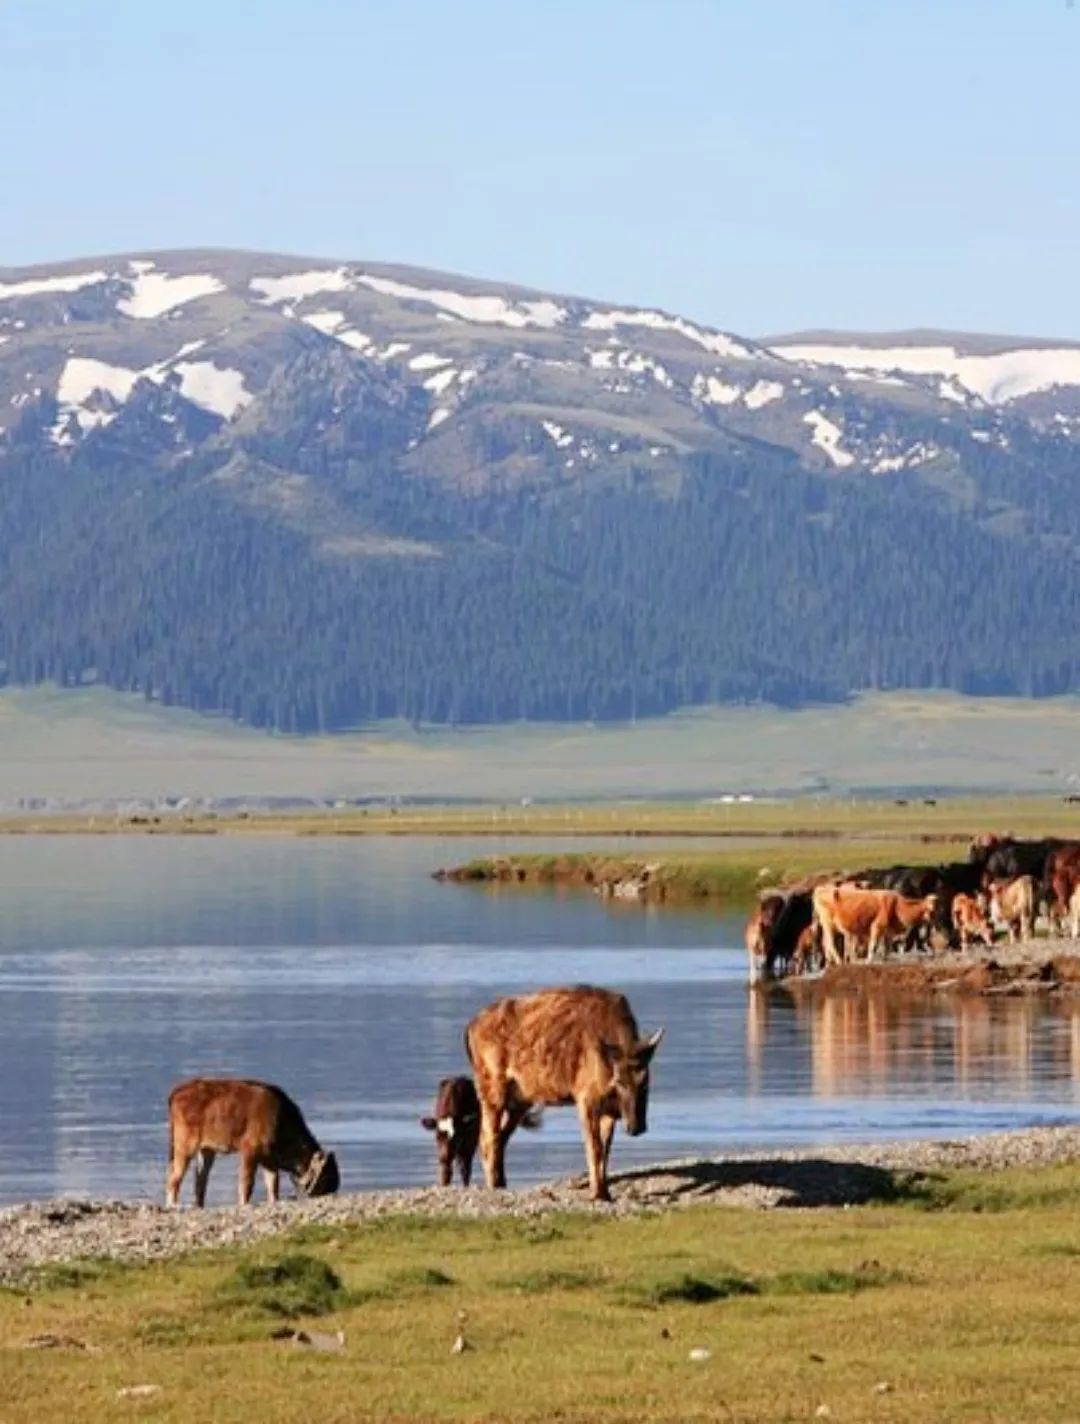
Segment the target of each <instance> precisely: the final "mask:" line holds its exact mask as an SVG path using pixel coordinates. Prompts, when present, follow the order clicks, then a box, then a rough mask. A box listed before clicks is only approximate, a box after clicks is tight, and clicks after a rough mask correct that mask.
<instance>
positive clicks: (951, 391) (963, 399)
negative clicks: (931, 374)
mask: <svg viewBox="0 0 1080 1424" xmlns="http://www.w3.org/2000/svg"><path fill="white" fill-rule="evenodd" d="M938 395H939V396H940V397H941V399H942V400H948V401H956V403H957V404H958V405H966V404H967V401H968V393H967V391H965V390H964V388H963V386H961V385H959V384H958V383H957V382H956V381H954V380H944V381H939V382H938Z"/></svg>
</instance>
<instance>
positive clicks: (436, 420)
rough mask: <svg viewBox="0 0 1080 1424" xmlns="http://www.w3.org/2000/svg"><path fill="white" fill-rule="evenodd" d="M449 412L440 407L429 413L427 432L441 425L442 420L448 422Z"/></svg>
mask: <svg viewBox="0 0 1080 1424" xmlns="http://www.w3.org/2000/svg"><path fill="white" fill-rule="evenodd" d="M449 418H450V412H449V410H448V409H447V407H446V406H444V405H440V406H438V407H436V409H435V410H433V411H432V412H431V419H430V420H429V421H428V423H427V428H428V429H429V430H434V429H435V427H436V426H437V425H441V424H442V423H443V421H444V420H449Z"/></svg>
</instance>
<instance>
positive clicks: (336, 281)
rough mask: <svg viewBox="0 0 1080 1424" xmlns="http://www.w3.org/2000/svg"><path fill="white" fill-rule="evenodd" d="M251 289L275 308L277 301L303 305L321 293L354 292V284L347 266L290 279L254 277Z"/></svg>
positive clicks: (317, 269)
mask: <svg viewBox="0 0 1080 1424" xmlns="http://www.w3.org/2000/svg"><path fill="white" fill-rule="evenodd" d="M248 286H249V287H250V288H251V290H252V291H253V292H258V293H260V295H261V296H262V299H263V301H264V302H266V304H267V305H268V306H275V305H276V304H277V303H278V302H302V301H304V300H305V299H306V298H308V297H314V296H317V295H318V294H319V293H320V292H351V291H352V290H353V288H354V286H355V283H354V282H353V281H352V279H351V278H350V276H349V274H348V272H347V270H346V269H345V268H344V267H315V268H313V269H312V270H311V271H309V272H293V273H291V274H290V275H289V276H287V277H252V279H251V281H250V282H249V283H248Z"/></svg>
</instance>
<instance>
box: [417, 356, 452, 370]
mask: <svg viewBox="0 0 1080 1424" xmlns="http://www.w3.org/2000/svg"><path fill="white" fill-rule="evenodd" d="M453 364H454V363H453V361H452V360H451V358H450V357H449V356H439V355H438V354H437V353H436V352H434V351H421V352H420V354H419V356H414V357H412V359H411V360H410V361H408V362H406V365H407V366H408V368H409V370H410V371H437V370H438V369H439V367H440V366H452V365H453Z"/></svg>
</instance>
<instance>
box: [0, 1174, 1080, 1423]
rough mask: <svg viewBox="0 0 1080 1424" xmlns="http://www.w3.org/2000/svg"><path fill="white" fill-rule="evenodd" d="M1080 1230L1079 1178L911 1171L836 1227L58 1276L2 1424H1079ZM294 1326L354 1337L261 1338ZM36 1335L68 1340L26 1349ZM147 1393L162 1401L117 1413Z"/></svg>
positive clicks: (735, 1227)
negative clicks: (811, 1423)
mask: <svg viewBox="0 0 1080 1424" xmlns="http://www.w3.org/2000/svg"><path fill="white" fill-rule="evenodd" d="M1078 1220H1080V1167H1078V1166H1076V1165H1072V1166H1065V1167H1052V1168H1043V1169H1041V1170H1039V1171H1034V1170H1030V1169H1013V1170H1010V1171H1006V1172H996V1173H949V1174H945V1175H942V1176H940V1177H935V1178H932V1179H928V1180H921V1181H915V1182H903V1181H901V1182H900V1183H898V1186H897V1193H896V1195H895V1196H893V1195H892V1194H891V1193H890V1192H885V1193H884V1195H883V1200H882V1202H881V1204H879V1205H871V1206H866V1207H856V1208H851V1209H846V1210H844V1209H839V1208H829V1209H818V1210H814V1211H782V1210H781V1211H774V1212H768V1213H763V1212H752V1211H743V1210H737V1209H730V1208H729V1209H722V1208H716V1207H712V1208H710V1207H704V1206H701V1207H693V1208H687V1209H684V1210H673V1211H668V1212H665V1213H650V1214H648V1215H644V1216H639V1217H634V1218H628V1219H610V1218H605V1217H604V1216H603V1215H602V1214H597V1215H564V1216H553V1217H548V1218H542V1219H536V1220H525V1221H521V1220H518V1221H514V1220H507V1219H501V1220H489V1221H468V1220H448V1219H439V1220H432V1219H427V1220H424V1219H417V1218H411V1219H410V1218H395V1219H387V1220H384V1221H382V1222H376V1223H372V1224H369V1225H366V1226H355V1227H336V1228H333V1229H328V1228H318V1229H310V1228H309V1229H307V1230H304V1229H301V1231H300V1232H299V1233H297V1234H294V1235H293V1236H292V1237H291V1238H284V1239H279V1240H277V1241H275V1242H274V1243H273V1244H272V1245H269V1246H265V1245H264V1246H262V1247H260V1248H258V1249H246V1250H242V1251H240V1250H228V1251H223V1252H220V1253H216V1254H203V1255H200V1256H193V1257H189V1258H187V1259H186V1260H179V1261H173V1262H170V1263H168V1264H164V1265H155V1266H147V1267H129V1268H122V1267H115V1266H113V1267H109V1266H104V1267H103V1266H95V1265H94V1264H93V1263H88V1264H87V1265H86V1266H85V1267H82V1268H80V1267H77V1266H76V1267H54V1268H52V1269H50V1270H49V1271H48V1272H47V1273H46V1274H45V1275H44V1276H43V1278H42V1280H41V1282H40V1283H39V1285H38V1286H37V1287H36V1288H28V1289H15V1290H9V1291H3V1292H0V1360H2V1362H3V1371H4V1403H3V1409H2V1415H3V1418H4V1420H5V1424H82V1421H97V1420H101V1419H111V1418H114V1417H121V1415H122V1416H123V1417H125V1418H127V1417H133V1416H135V1415H138V1416H139V1417H140V1418H153V1419H160V1420H165V1421H173V1420H176V1421H179V1420H184V1421H188V1420H192V1419H213V1420H215V1421H220V1424H234V1421H235V1424H240V1421H244V1424H247V1421H249V1420H251V1419H253V1418H258V1419H260V1420H265V1421H267V1424H276V1422H277V1421H292V1420H296V1419H301V1418H302V1419H305V1420H319V1421H322V1424H336V1421H346V1420H358V1419H365V1420H366V1419H380V1420H398V1421H419V1420H432V1419H462V1420H477V1421H479V1420H494V1419H498V1420H507V1421H541V1420H551V1419H560V1420H565V1421H581V1424H584V1421H592V1422H595V1424H600V1422H602V1421H609V1420H610V1421H615V1420H619V1421H625V1420H634V1421H642V1422H643V1424H648V1422H649V1421H657V1422H659V1421H666V1424H675V1421H679V1424H687V1421H698V1420H702V1421H703V1420H735V1421H741V1422H742V1424H757V1421H761V1424H764V1421H769V1424H775V1421H795V1420H799V1421H804V1420H813V1419H815V1418H829V1417H831V1418H833V1419H838V1420H848V1421H866V1420H874V1421H888V1422H889V1424H899V1421H903V1424H911V1421H915V1420H919V1421H921V1420H927V1421H929V1420H934V1421H940V1424H960V1421H975V1420H978V1421H1008V1424H1014V1421H1016V1420H1019V1419H1022V1420H1025V1421H1029V1424H1030V1422H1031V1421H1043V1420H1046V1421H1049V1420H1062V1419H1070V1418H1073V1417H1075V1401H1076V1398H1077V1396H1078V1393H1080V1360H1078V1357H1077V1352H1076V1348H1075V1342H1076V1339H1077V1335H1078V1333H1080V1290H1078V1289H1077V1272H1078V1270H1080V1231H1078V1227H1077V1222H1078ZM294 1327H302V1328H304V1329H305V1330H308V1331H313V1330H315V1331H320V1332H327V1333H330V1332H335V1331H337V1330H341V1331H343V1332H344V1337H345V1348H344V1350H343V1351H342V1352H341V1353H336V1354H319V1353H316V1352H313V1351H312V1350H311V1349H302V1348H298V1347H297V1346H295V1345H293V1344H291V1343H289V1342H288V1341H287V1340H285V1339H282V1338H273V1337H274V1334H275V1332H278V1333H279V1334H281V1333H284V1332H287V1331H288V1330H289V1329H290V1328H294ZM46 1334H51V1335H53V1336H56V1337H59V1338H60V1341H61V1343H60V1344H59V1345H58V1346H57V1347H56V1348H51V1349H50V1348H45V1349H33V1348H26V1347H27V1344H28V1342H29V1341H31V1340H33V1339H34V1338H35V1337H39V1336H42V1335H46ZM459 1335H461V1336H463V1338H464V1341H465V1344H466V1348H465V1349H464V1350H463V1351H462V1352H460V1353H453V1352H452V1348H451V1347H452V1344H453V1342H454V1341H455V1339H456V1338H457V1337H458V1336H459ZM64 1341H66V1342H67V1343H66V1344H65V1343H64ZM73 1342H74V1343H73ZM83 1346H85V1347H89V1348H82V1347H83ZM692 1351H695V1352H705V1353H704V1354H703V1355H701V1356H700V1357H699V1358H693V1357H692V1356H691V1352H692ZM133 1385H134V1386H139V1385H142V1386H150V1387H151V1390H152V1392H151V1393H150V1394H148V1395H146V1396H144V1397H143V1398H138V1397H135V1398H130V1397H129V1398H118V1391H120V1390H123V1389H126V1388H130V1387H131V1386H133ZM823 1407H824V1411H826V1412H822V1411H823Z"/></svg>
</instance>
